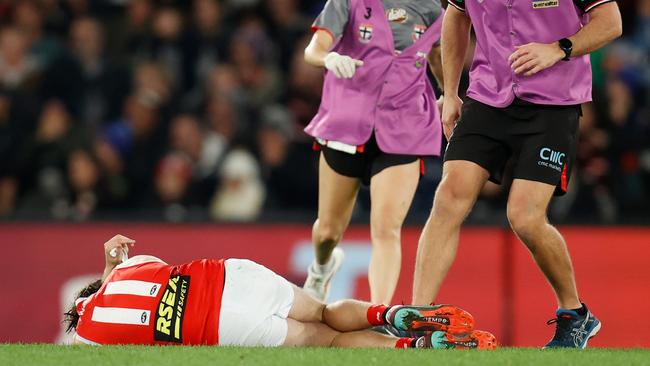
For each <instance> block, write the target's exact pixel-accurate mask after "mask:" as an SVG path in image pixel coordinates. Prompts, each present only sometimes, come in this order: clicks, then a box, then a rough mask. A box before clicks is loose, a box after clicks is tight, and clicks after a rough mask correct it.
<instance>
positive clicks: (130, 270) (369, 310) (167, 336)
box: [65, 235, 496, 349]
mask: <svg viewBox="0 0 650 366" xmlns="http://www.w3.org/2000/svg"><path fill="white" fill-rule="evenodd" d="M134 244H135V241H134V240H132V239H129V238H126V237H124V236H121V235H117V236H115V237H113V238H112V239H110V240H109V241H108V242H106V243H105V244H104V255H105V258H106V267H105V269H104V274H103V276H102V279H101V280H97V281H95V282H93V283H91V284H90V285H89V286H88V287H86V288H84V289H83V290H82V291H81V292H80V293H79V296H78V298H77V299H76V301H75V305H74V306H73V307H72V308H71V309H70V310H69V311H68V312H67V313H66V314H65V315H66V320H65V321H66V322H67V323H68V331H69V332H70V331H73V330H76V334H75V337H74V339H75V341H74V342H75V343H81V344H94V345H106V344H169V345H174V344H184V345H217V344H218V345H224V346H225V345H232V346H266V347H276V346H322V347H398V348H479V349H492V348H495V347H496V341H495V338H494V336H493V335H491V334H490V333H488V332H482V331H475V330H474V319H473V318H472V316H471V315H470V314H469V313H467V312H466V311H464V310H462V309H459V308H457V307H454V306H451V305H437V306H428V307H413V306H404V305H397V306H385V305H371V304H368V303H364V302H360V301H355V300H345V301H339V302H336V303H333V304H329V305H325V304H323V303H321V302H319V301H317V300H316V299H314V298H312V297H311V296H309V295H307V294H306V293H305V292H304V291H303V290H302V289H300V288H298V287H296V286H294V285H292V284H290V283H289V282H288V281H287V280H285V279H284V278H282V277H280V276H278V275H277V274H275V273H273V272H272V271H271V270H269V269H267V268H266V267H264V266H261V265H259V264H256V263H254V262H251V261H249V260H243V259H225V260H224V259H220V260H217V259H203V260H197V261H193V262H189V263H185V264H181V265H168V264H167V263H165V262H163V261H162V260H160V259H158V258H156V257H152V256H148V255H140V256H135V257H133V258H130V259H128V260H124V261H123V259H125V258H126V254H127V253H128V248H129V246H133V245H134ZM378 325H392V326H394V327H395V328H397V329H399V330H402V331H409V332H419V333H420V334H424V335H420V336H414V337H412V338H409V337H405V338H398V337H392V336H388V335H384V334H380V333H377V332H373V331H370V330H368V328H371V327H373V326H378Z"/></svg>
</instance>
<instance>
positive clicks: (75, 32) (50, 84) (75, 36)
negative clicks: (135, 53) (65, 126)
mask: <svg viewBox="0 0 650 366" xmlns="http://www.w3.org/2000/svg"><path fill="white" fill-rule="evenodd" d="M70 51H71V52H70V53H69V54H68V55H66V56H63V57H60V58H59V59H58V60H57V61H56V62H54V64H53V65H52V67H51V68H50V69H49V70H48V72H47V75H46V79H45V82H44V94H45V95H46V96H48V97H58V98H62V99H64V100H65V101H66V104H67V105H68V106H70V108H71V109H72V110H73V111H74V112H75V114H76V115H77V116H78V118H79V120H80V121H82V122H83V123H84V124H86V125H88V126H100V125H101V124H102V123H104V122H106V121H108V120H111V119H115V118H116V117H117V116H118V115H119V111H120V109H121V107H120V106H121V105H122V103H123V101H124V96H125V95H126V94H127V93H128V90H129V83H128V73H127V72H126V71H125V70H124V69H123V68H122V67H120V66H118V65H117V64H115V63H113V62H112V61H111V60H110V59H109V58H107V57H105V56H106V55H105V52H104V35H103V30H102V26H101V23H99V21H98V20H96V19H94V18H90V17H82V18H78V19H77V20H75V21H74V22H73V23H72V24H71V26H70Z"/></svg>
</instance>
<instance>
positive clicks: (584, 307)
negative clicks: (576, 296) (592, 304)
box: [571, 304, 587, 316]
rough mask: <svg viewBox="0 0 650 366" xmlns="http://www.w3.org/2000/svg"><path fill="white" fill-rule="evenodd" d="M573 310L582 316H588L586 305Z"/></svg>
mask: <svg viewBox="0 0 650 366" xmlns="http://www.w3.org/2000/svg"><path fill="white" fill-rule="evenodd" d="M571 310H573V311H575V312H576V313H578V315H580V316H585V315H587V307H586V306H585V304H582V306H581V307H580V308H579V309H571Z"/></svg>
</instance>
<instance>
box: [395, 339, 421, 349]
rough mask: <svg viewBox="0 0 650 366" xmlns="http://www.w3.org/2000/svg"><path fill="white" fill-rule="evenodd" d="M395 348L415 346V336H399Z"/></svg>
mask: <svg viewBox="0 0 650 366" xmlns="http://www.w3.org/2000/svg"><path fill="white" fill-rule="evenodd" d="M395 348H417V338H399V339H398V340H397V342H395Z"/></svg>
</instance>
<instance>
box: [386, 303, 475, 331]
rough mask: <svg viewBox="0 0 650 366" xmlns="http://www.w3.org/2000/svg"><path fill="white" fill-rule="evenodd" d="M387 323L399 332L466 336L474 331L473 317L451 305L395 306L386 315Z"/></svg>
mask: <svg viewBox="0 0 650 366" xmlns="http://www.w3.org/2000/svg"><path fill="white" fill-rule="evenodd" d="M387 318H388V319H387V320H388V323H389V324H391V325H392V326H394V327H395V328H397V329H398V330H401V331H406V332H416V333H417V332H426V331H443V332H448V333H450V334H454V335H467V334H469V333H470V332H471V331H472V330H474V317H473V316H472V314H470V313H468V312H467V311H465V310H463V309H461V308H458V307H456V306H453V305H444V304H441V305H433V306H410V305H397V306H395V307H393V308H391V309H390V311H389V312H388V314H387Z"/></svg>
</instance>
